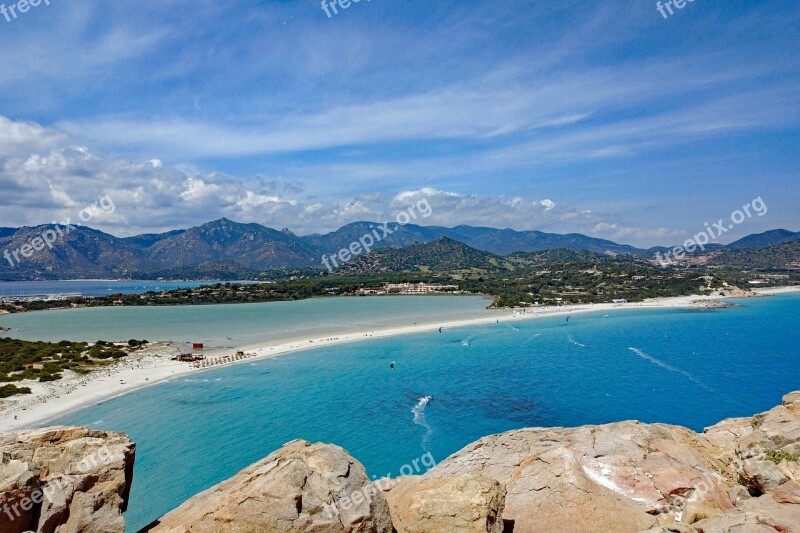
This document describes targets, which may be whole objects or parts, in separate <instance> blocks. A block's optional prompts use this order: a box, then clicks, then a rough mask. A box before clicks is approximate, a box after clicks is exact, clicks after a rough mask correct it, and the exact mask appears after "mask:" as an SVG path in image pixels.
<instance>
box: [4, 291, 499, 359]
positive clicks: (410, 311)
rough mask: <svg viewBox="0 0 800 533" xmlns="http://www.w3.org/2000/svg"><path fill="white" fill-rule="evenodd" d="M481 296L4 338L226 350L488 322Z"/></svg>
mask: <svg viewBox="0 0 800 533" xmlns="http://www.w3.org/2000/svg"><path fill="white" fill-rule="evenodd" d="M489 303H490V301H489V300H487V299H486V298H483V297H480V296H430V297H419V296H382V297H381V296H377V297H368V298H358V297H350V298H319V299H313V300H302V301H297V302H272V303H259V304H242V305H207V306H202V305H201V306H174V307H113V308H108V307H95V308H88V309H65V310H56V311H38V312H35V313H19V314H14V315H3V316H0V325H2V326H5V327H7V328H12V329H13V331H11V332H6V333H4V335H10V336H13V337H17V338H21V339H26V340H48V341H60V340H64V339H66V340H71V341H95V340H98V339H103V340H127V339H130V338H136V339H148V340H151V341H152V340H173V341H176V342H203V343H205V345H206V348H210V349H214V348H217V349H221V348H226V349H228V348H233V347H240V346H245V345H248V344H254V343H260V342H264V341H277V340H284V339H297V338H312V337H313V336H315V335H317V334H320V335H322V334H327V333H331V332H338V333H346V332H361V331H369V330H371V329H377V328H380V327H390V326H406V325H413V324H415V323H417V322H419V321H420V320H421V319H425V318H429V317H444V316H447V317H449V318H450V319H455V320H457V319H459V318H465V317H475V316H479V315H482V314H486V315H487V316H490V315H491V314H492V313H491V312H490V311H487V310H486V306H487V305H488V304H489Z"/></svg>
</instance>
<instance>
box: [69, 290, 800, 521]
mask: <svg viewBox="0 0 800 533" xmlns="http://www.w3.org/2000/svg"><path fill="white" fill-rule="evenodd" d="M350 301H353V302H356V304H349V305H360V303H359V302H371V301H380V300H372V299H352V300H350ZM417 301H422V302H428V301H436V299H433V300H426V299H421V300H417ZM439 301H440V302H444V301H445V300H439ZM464 301H466V300H461V302H464ZM318 302H322V303H319V305H328V304H327V302H330V300H320V301H314V302H311V303H307V304H306V305H312V306H316V305H318ZM456 302H458V300H456V301H455V302H450V305H464V304H463V303H461V304H459V303H456ZM298 303H300V302H298ZM738 303H740V304H741V305H742V306H741V307H739V308H733V309H723V310H716V311H706V312H691V311H685V310H667V309H664V310H631V311H618V312H613V313H610V314H609V315H608V316H604V315H603V314H602V313H595V314H584V315H575V316H573V317H572V319H571V320H570V321H569V323H567V322H566V320H565V319H564V318H563V317H551V318H541V319H535V320H530V321H524V322H514V323H503V322H501V323H499V324H491V325H488V326H482V327H472V328H464V329H454V330H449V331H448V330H445V331H444V332H443V333H441V334H440V333H437V332H433V333H427V334H421V335H413V336H405V337H396V338H390V339H383V340H374V341H368V342H364V343H358V344H352V345H342V346H337V347H329V348H321V349H317V350H311V351H306V352H302V353H296V354H292V355H287V356H285V357H281V358H277V359H272V360H264V361H259V362H254V363H250V364H245V365H243V366H236V367H228V368H222V369H219V370H215V371H212V372H208V373H204V374H198V375H195V376H193V377H191V378H188V379H179V380H176V381H174V382H170V383H164V384H160V385H156V386H152V387H150V388H147V389H143V390H141V391H138V392H136V393H133V394H130V395H128V396H124V397H121V398H117V399H114V400H110V401H108V402H106V403H104V404H102V405H98V406H95V407H92V408H90V409H87V410H85V411H82V412H79V413H76V414H72V415H70V416H67V417H65V418H63V419H61V420H59V421H58V422H59V423H63V424H79V425H90V426H92V427H96V428H102V429H108V430H119V431H124V432H126V433H128V434H129V435H130V436H131V437H132V438H133V439H134V440H135V441H136V443H137V459H136V467H135V475H134V483H133V491H132V494H131V501H130V508H129V511H128V513H127V514H126V517H127V520H128V523H129V530H130V531H136V530H138V529H139V528H141V527H143V526H145V525H146V524H148V523H149V522H150V521H152V520H154V519H155V518H157V517H158V516H160V515H161V514H163V513H165V512H167V511H169V510H170V509H172V508H174V507H175V506H177V505H179V504H180V503H182V502H183V501H185V500H186V499H187V498H189V497H190V496H192V495H194V494H195V493H197V492H199V491H201V490H203V489H205V488H208V487H209V486H211V485H213V484H215V483H218V482H219V481H222V480H223V479H226V478H228V477H230V476H231V475H233V474H234V473H236V472H237V471H238V470H240V469H241V468H243V467H245V466H247V465H248V464H250V463H252V462H254V461H257V460H259V459H261V458H263V457H264V456H266V455H267V454H269V453H270V452H272V451H274V450H276V449H277V448H279V447H280V446H281V445H282V444H283V443H285V442H287V441H289V440H292V439H296V438H303V439H307V440H310V441H323V442H332V443H336V444H338V445H340V446H342V447H344V448H345V449H347V450H348V451H349V452H350V453H351V454H352V455H353V456H354V457H356V458H357V459H358V460H360V461H361V462H362V463H364V465H365V466H366V467H367V469H368V471H369V472H370V474H371V475H373V476H382V475H386V474H389V473H390V474H392V475H393V476H394V475H397V474H398V472H399V470H400V468H401V467H402V466H403V465H406V464H410V463H412V462H413V460H414V459H417V458H419V457H421V456H422V455H423V454H425V453H426V452H428V451H429V452H430V453H431V454H432V455H433V457H434V458H435V460H436V461H441V460H443V459H445V458H446V457H447V456H448V455H450V454H451V453H453V452H455V451H457V450H459V449H460V448H462V447H463V446H465V445H467V444H469V443H470V442H473V441H475V440H477V439H479V438H480V437H483V436H485V435H489V434H492V433H497V432H502V431H507V430H511V429H514V428H521V427H530V426H576V425H582V424H598V423H605V422H612V421H619V420H627V419H638V420H642V421H645V422H665V423H672V424H682V425H685V426H689V427H691V428H693V429H695V430H702V429H703V427H705V426H708V425H711V424H714V423H715V422H717V421H719V420H721V419H723V418H726V417H733V416H748V415H752V414H754V413H756V412H759V411H763V410H766V409H768V408H770V407H772V406H774V405H776V404H778V403H779V402H780V399H781V396H782V395H783V394H785V393H787V392H789V391H792V390H797V389H800V297H798V296H795V295H786V296H776V297H773V298H761V299H747V300H741V301H739V302H738ZM366 305H373V304H371V303H367V304H366ZM424 305H426V306H427V305H429V304H427V303H426V304H424ZM307 309H308V308H307ZM374 311H375V310H374V309H373V312H374ZM350 312H353V311H352V309H351V310H350ZM347 319H348V316H343V317H342V318H341V320H343V321H347ZM95 336H96V335H95ZM133 336H135V335H133ZM391 362H395V367H396V369H395V370H391V369H390V368H389V364H390V363H391Z"/></svg>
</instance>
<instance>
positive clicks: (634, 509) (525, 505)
mask: <svg viewBox="0 0 800 533" xmlns="http://www.w3.org/2000/svg"><path fill="white" fill-rule="evenodd" d="M798 452H800V393H793V394H790V395H787V396H786V397H784V401H783V405H781V406H779V407H776V408H774V409H772V410H771V411H769V412H767V413H763V414H760V415H756V416H755V417H753V418H745V419H734V420H727V421H725V422H722V423H720V424H718V425H716V426H713V427H711V428H709V429H707V430H706V432H705V433H704V434H700V435H698V434H696V433H694V432H692V431H690V430H688V429H686V428H681V427H677V426H666V425H660V424H653V425H647V424H641V423H638V422H622V423H617V424H608V425H604V426H586V427H580V428H572V429H564V428H549V429H524V430H519V431H512V432H509V433H504V434H501V435H495V436H491V437H487V438H484V439H481V440H480V441H478V442H476V443H474V444H472V445H470V446H468V447H466V448H465V449H464V450H462V451H460V452H458V453H456V454H455V455H453V456H451V457H450V458H448V459H447V460H446V461H444V462H443V463H441V464H440V465H439V466H437V467H436V468H435V469H434V470H432V471H431V472H429V473H428V474H426V476H425V477H426V478H435V477H441V478H446V479H451V478H453V477H458V476H462V475H465V474H468V475H481V476H485V477H488V478H491V479H494V480H496V481H498V482H499V483H500V484H502V485H503V487H504V488H505V490H506V502H505V510H504V511H503V514H502V518H503V520H504V521H505V523H506V526H507V528H510V527H512V526H513V528H514V529H513V531H515V532H517V533H520V532H525V533H527V532H534V531H537V532H539V531H542V532H547V531H571V532H582V531H585V532H594V531H619V532H625V531H630V532H636V531H644V530H653V531H681V532H684V531H685V532H693V531H699V532H711V531H715V532H716V531H782V532H790V531H800V485H798V484H797V481H798V479H800V476H799V474H800V466H799V465H798V463H797V456H798V455H800V454H798Z"/></svg>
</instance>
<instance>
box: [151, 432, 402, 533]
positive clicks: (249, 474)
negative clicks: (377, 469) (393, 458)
mask: <svg viewBox="0 0 800 533" xmlns="http://www.w3.org/2000/svg"><path fill="white" fill-rule="evenodd" d="M147 531H150V532H153V533H166V532H171V533H178V532H180V533H183V532H192V533H205V532H208V533H211V532H214V533H216V532H219V531H225V532H231V533H245V532H260V533H286V532H290V531H291V532H325V533H328V532H330V533H336V532H353V533H356V532H358V533H391V532H392V522H391V518H390V516H389V506H388V505H387V503H386V499H385V498H384V496H383V494H382V493H381V492H380V491H379V490H378V489H377V487H375V485H374V484H373V483H371V482H370V480H369V478H368V477H367V472H366V470H365V469H364V467H363V466H362V465H361V464H360V463H359V462H358V461H356V460H355V459H353V458H352V457H350V456H349V455H348V454H347V452H345V451H344V450H343V449H342V448H339V447H338V446H331V445H325V444H309V443H308V442H305V441H301V440H297V441H292V442H290V443H288V444H286V445H285V446H283V447H282V448H281V449H280V450H278V451H276V452H274V453H273V454H271V455H269V456H268V457H267V458H265V459H263V460H261V461H259V462H257V463H255V464H253V465H251V466H249V467H247V468H245V469H244V470H242V471H241V472H239V473H238V474H236V475H235V476H233V477H232V478H230V479H228V480H227V481H224V482H222V483H220V484H219V485H216V486H214V487H212V488H210V489H208V490H206V491H205V492H201V493H200V494H198V495H196V496H194V497H193V498H191V499H190V500H188V501H187V502H186V503H184V504H183V505H181V506H180V507H178V508H177V509H175V510H174V511H172V512H170V513H169V514H167V515H165V516H164V517H162V518H161V519H159V520H158V521H156V522H155V523H154V524H152V525H151V526H149V527H148V528H147Z"/></svg>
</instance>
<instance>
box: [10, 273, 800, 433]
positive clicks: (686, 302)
mask: <svg viewBox="0 0 800 533" xmlns="http://www.w3.org/2000/svg"><path fill="white" fill-rule="evenodd" d="M752 292H753V293H755V295H756V296H771V295H774V294H787V293H798V294H800V288H798V287H774V288H762V289H754V290H753V291H752ZM749 296H750V297H753V294H751V295H749ZM738 297H742V296H741V295H739V296H737V295H734V296H713V295H703V296H676V297H669V298H656V299H651V300H645V301H643V302H636V303H617V304H614V303H603V304H578V305H572V306H554V307H541V308H519V309H501V310H494V311H491V313H492V315H491V316H480V317H475V318H466V319H464V318H462V319H458V320H452V319H449V318H448V317H446V316H445V317H440V318H437V319H433V318H425V319H421V322H420V323H419V324H414V325H412V326H402V327H386V328H382V329H375V330H371V331H351V332H342V331H341V330H340V331H338V332H336V331H333V332H330V333H326V334H323V335H322V336H319V335H318V334H317V335H315V337H316V338H310V339H309V338H308V337H303V338H296V339H290V340H288V341H287V340H283V341H277V342H276V341H273V342H266V343H264V342H262V343H259V344H251V345H243V346H241V347H238V348H234V349H233V350H231V351H232V352H236V351H242V352H245V353H246V354H248V355H247V356H245V357H243V358H241V359H239V360H230V359H226V358H225V357H224V356H216V355H214V356H209V357H208V358H207V361H208V362H209V363H213V364H210V365H209V366H206V367H202V368H197V367H195V366H194V365H193V364H192V363H186V362H179V361H172V360H171V357H173V356H174V355H177V353H178V349H177V348H176V346H175V345H174V344H169V343H165V342H154V343H153V344H152V346H151V347H150V349H148V350H145V351H143V352H142V353H141V354H134V355H130V356H128V357H127V358H126V359H125V360H123V361H122V362H120V363H119V364H117V365H114V366H113V367H110V368H107V369H102V370H98V371H97V372H96V373H92V374H89V375H86V376H76V377H71V378H68V377H66V376H65V378H64V379H62V380H60V381H58V382H52V383H49V384H38V383H37V384H35V385H34V386H33V387H32V388H35V389H36V391H35V393H34V395H23V396H16V397H14V398H12V399H7V400H5V401H3V404H8V403H10V404H11V405H3V406H2V407H0V420H2V421H3V423H2V427H3V431H14V430H18V429H25V428H29V427H35V426H39V425H43V424H46V423H47V422H49V421H51V420H53V419H55V418H59V417H62V416H64V415H67V414H70V413H73V412H76V411H79V410H81V409H84V408H87V407H89V406H91V405H96V404H99V403H103V402H106V401H109V400H111V399H114V398H117V397H120V396H124V395H126V394H130V393H131V392H134V391H137V390H141V389H143V388H146V387H149V386H151V385H156V384H160V383H164V382H168V381H170V380H172V379H175V378H180V377H184V376H188V375H192V374H197V373H202V372H207V371H211V370H216V369H220V368H225V367H228V366H232V365H236V364H241V363H245V362H253V361H260V360H265V359H270V358H274V357H279V356H283V355H287V354H290V353H295V352H302V351H306V350H312V349H315V348H324V347H330V346H338V345H342V344H349V343H353V342H363V341H368V340H375V339H385V338H390V337H396V336H401V335H413V334H418V333H426V332H435V331H438V329H439V328H440V327H441V328H444V329H456V328H464V327H472V326H481V325H488V324H493V323H496V322H499V321H503V322H516V321H521V320H535V319H537V318H547V317H557V316H565V315H575V314H585V313H596V312H603V311H605V312H608V311H614V310H635V309H680V308H687V309H691V308H693V307H696V306H698V304H701V305H702V303H703V302H710V301H717V300H720V299H729V298H738ZM745 297H746V296H745ZM21 385H22V384H21ZM24 385H25V386H28V384H27V383H25V384H24ZM48 400H49V401H48ZM23 406H24V407H23ZM14 416H16V419H15V418H14Z"/></svg>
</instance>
